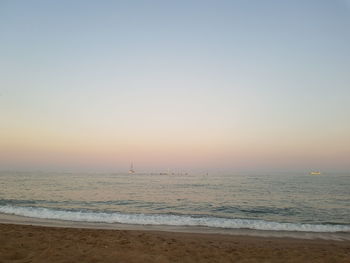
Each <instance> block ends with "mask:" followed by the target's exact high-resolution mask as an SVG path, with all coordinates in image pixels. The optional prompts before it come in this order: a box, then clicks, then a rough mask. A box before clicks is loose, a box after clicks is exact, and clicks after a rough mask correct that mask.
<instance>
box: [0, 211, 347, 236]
mask: <svg viewBox="0 0 350 263" xmlns="http://www.w3.org/2000/svg"><path fill="white" fill-rule="evenodd" d="M0 213H4V214H12V215H18V216H26V217H33V218H41V219H57V220H67V221H79V222H94V223H122V224H135V225H168V226H206V227H215V228H230V229H255V230H275V231H303V232H304V231H305V232H350V225H330V224H323V225H321V224H300V223H278V222H269V221H264V220H254V219H230V218H218V217H192V216H186V215H165V214H161V215H159V214H158V215H154V214H126V213H117V212H115V213H104V212H86V211H65V210H55V209H48V208H42V207H19V206H10V205H5V206H0Z"/></svg>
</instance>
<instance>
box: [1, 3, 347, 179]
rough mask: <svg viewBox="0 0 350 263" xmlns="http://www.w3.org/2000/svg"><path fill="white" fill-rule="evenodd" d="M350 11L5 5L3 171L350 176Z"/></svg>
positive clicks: (311, 6) (338, 7)
mask: <svg viewBox="0 0 350 263" xmlns="http://www.w3.org/2000/svg"><path fill="white" fill-rule="evenodd" d="M349 29H350V2H349V1H347V0H336V1H326V0H324V1H316V0H310V1H288V2H287V1H283V2H282V1H257V0H256V1H249V2H248V1H215V2H214V1H213V2H211V1H175V2H171V1H133V2H128V1H98V2H94V1H74V2H70V1H60V2H53V1H28V2H25V1H1V2H0V31H1V36H0V38H1V41H0V57H1V60H0V170H6V169H9V170H16V169H18V170H25V169H28V170H57V171H60V170H62V171H65V170H67V171H70V170H72V171H79V170H81V171H89V170H91V171H118V172H122V171H127V169H128V168H129V165H130V162H133V163H134V164H135V169H136V170H137V171H145V172H151V171H155V172H156V171H161V170H164V169H170V170H175V171H179V170H183V171H209V172H215V171H225V172H230V171H232V172H240V173H257V174H259V173H277V172H279V171H284V172H287V173H289V172H290V173H293V172H296V173H300V172H303V171H305V172H309V171H311V170H320V171H326V172H334V173H346V172H350V161H349V156H350V121H349V114H350V30H349Z"/></svg>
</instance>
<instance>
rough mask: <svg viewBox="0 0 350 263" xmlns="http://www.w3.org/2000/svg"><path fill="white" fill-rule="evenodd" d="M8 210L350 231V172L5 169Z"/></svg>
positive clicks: (2, 186) (2, 199)
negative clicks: (172, 172)
mask: <svg viewBox="0 0 350 263" xmlns="http://www.w3.org/2000/svg"><path fill="white" fill-rule="evenodd" d="M0 213H6V214H15V215H22V216H29V217H37V218H47V219H61V220H70V221H86V222H106V223H129V224H151V225H181V226H208V227H219V228H251V229H261V230H290V231H315V232H337V231H346V232H348V231H350V176H346V175H342V176H340V175H317V176H310V175H290V176H286V175H283V176H281V175H260V176H256V175H255V176H250V175H230V174H228V175H220V174H218V175H214V174H210V175H201V174H193V175H152V174H132V175H129V174H84V173H81V174H77V173H43V172H37V173H18V172H16V173H15V172H1V173H0Z"/></svg>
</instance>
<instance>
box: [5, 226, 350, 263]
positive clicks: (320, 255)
mask: <svg viewBox="0 0 350 263" xmlns="http://www.w3.org/2000/svg"><path fill="white" fill-rule="evenodd" d="M0 244H2V245H1V246H0V262H1V263H7V262H14V261H15V262H23V263H24V262H53V263H56V262H57V263H58V262H91V263H92V262H135V263H136V262H155V263H157V262H159V263H165V262H188V263H193V262H271V263H274V262H350V241H335V240H322V239H298V238H287V237H257V236H246V235H245V236H244V235H224V234H214V233H189V232H187V233H184V232H171V231H158V230H121V229H119V230H117V229H102V228H100V229H93V228H78V227H65V226H63V225H61V226H60V227H53V226H37V225H28V224H5V223H0Z"/></svg>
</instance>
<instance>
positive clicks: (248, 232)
mask: <svg viewBox="0 0 350 263" xmlns="http://www.w3.org/2000/svg"><path fill="white" fill-rule="evenodd" d="M0 224H14V225H30V226H39V227H56V228H78V229H96V230H99V229H102V230H120V231H123V230H126V231H151V232H152V231H157V232H173V233H188V234H208V235H223V236H226V235H227V236H247V237H258V238H260V237H261V238H287V239H289V238H291V239H303V240H316V239H318V240H332V241H344V242H350V232H306V231H305V232H304V231H276V230H254V229H226V228H213V227H203V226H170V225H133V224H122V223H93V222H81V221H67V220H57V219H41V218H33V217H24V216H17V215H10V214H3V213H0Z"/></svg>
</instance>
